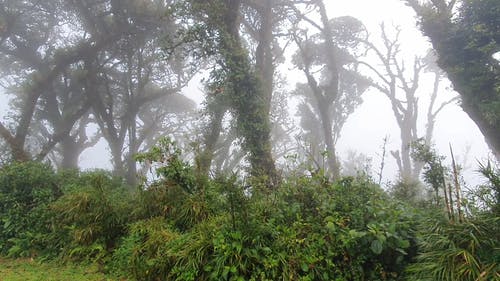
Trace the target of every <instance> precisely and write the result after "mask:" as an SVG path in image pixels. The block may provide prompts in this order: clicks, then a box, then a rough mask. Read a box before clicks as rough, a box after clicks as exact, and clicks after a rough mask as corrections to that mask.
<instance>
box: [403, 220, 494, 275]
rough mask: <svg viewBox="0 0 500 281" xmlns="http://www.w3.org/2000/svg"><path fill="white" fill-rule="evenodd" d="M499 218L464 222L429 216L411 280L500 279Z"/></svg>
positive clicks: (410, 270)
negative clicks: (453, 221) (455, 222)
mask: <svg viewBox="0 0 500 281" xmlns="http://www.w3.org/2000/svg"><path fill="white" fill-rule="evenodd" d="M499 226H500V219H499V218H498V217H494V216H488V217H484V216H483V217H477V218H474V219H472V220H469V221H466V222H464V223H458V224H454V223H450V222H449V221H446V220H437V219H432V218H430V219H428V220H427V221H425V222H424V224H423V225H422V226H421V232H420V237H419V238H420V239H419V241H420V243H419V244H420V245H419V246H420V251H421V253H420V254H419V256H418V257H417V259H416V263H414V264H412V265H411V266H410V267H409V268H408V269H407V271H408V273H409V274H408V279H409V280H422V281H427V280H429V281H431V280H444V281H447V280H450V281H452V280H463V281H468V280H484V281H486V280H498V278H499V277H500V275H499V272H500V248H499V244H498V233H500V227H499Z"/></svg>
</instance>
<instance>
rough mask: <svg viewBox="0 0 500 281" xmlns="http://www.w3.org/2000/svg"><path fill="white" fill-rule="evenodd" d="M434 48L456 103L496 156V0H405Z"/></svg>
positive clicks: (499, 138)
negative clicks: (455, 94)
mask: <svg viewBox="0 0 500 281" xmlns="http://www.w3.org/2000/svg"><path fill="white" fill-rule="evenodd" d="M405 2H406V3H407V4H408V5H409V6H410V7H412V8H413V9H414V10H415V12H416V14H417V16H418V18H419V21H420V27H421V29H422V31H423V33H424V34H425V35H426V36H427V37H429V39H430V41H431V42H432V45H433V47H434V50H435V51H436V53H437V54H438V61H437V63H438V65H439V67H441V68H442V69H443V70H444V71H445V72H446V74H447V75H448V78H449V79H450V80H451V82H452V83H453V86H454V88H455V90H456V91H457V92H458V93H459V94H460V96H461V100H462V103H461V106H462V108H463V110H464V111H465V112H466V113H467V114H468V115H469V117H470V118H471V119H472V120H473V121H474V122H475V123H476V125H477V126H478V128H479V130H481V132H482V133H483V135H484V137H485V139H486V142H487V143H488V145H489V147H490V148H491V150H492V151H493V153H494V154H495V156H496V158H497V159H500V114H499V112H500V82H499V81H500V79H499V73H500V64H499V63H498V60H496V59H495V58H494V57H493V55H494V54H495V53H498V51H499V50H500V45H499V44H500V43H499V42H500V28H499V26H500V17H499V15H500V2H499V1H496V0H481V1H478V0H461V1H456V0H433V1H423V2H421V1H417V0H405Z"/></svg>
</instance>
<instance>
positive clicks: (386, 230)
mask: <svg viewBox="0 0 500 281" xmlns="http://www.w3.org/2000/svg"><path fill="white" fill-rule="evenodd" d="M211 189H214V190H217V191H218V192H219V196H214V197H216V198H217V200H213V199H209V198H210V197H209V196H207V197H204V198H205V200H206V201H205V202H206V204H207V205H216V207H214V208H212V209H211V212H209V213H208V215H207V216H206V217H204V218H203V219H201V220H197V221H192V222H193V225H192V226H191V227H190V228H184V229H182V228H179V227H178V223H177V222H176V220H175V218H172V216H173V213H171V215H170V216H161V217H155V218H150V219H146V220H143V221H139V222H137V223H134V224H132V225H131V226H130V231H129V234H128V235H127V236H126V237H125V238H124V240H123V242H122V243H121V247H120V248H119V249H118V250H117V251H116V252H115V257H114V259H113V260H115V261H116V263H115V265H114V270H116V271H118V272H120V271H121V272H123V271H126V272H128V274H130V275H131V276H133V277H134V278H136V279H137V280H158V279H159V280H221V279H222V280H362V279H368V280H396V279H397V278H398V276H399V275H400V273H401V272H402V271H403V268H404V265H405V264H407V263H408V261H409V260H410V258H411V256H412V255H414V252H415V249H414V246H415V243H414V237H413V234H412V233H413V226H412V225H413V223H412V222H411V219H412V218H411V217H408V216H409V215H408V213H410V214H411V209H407V208H406V207H404V206H403V205H400V204H398V203H396V202H392V203H391V201H390V199H389V198H388V197H387V196H386V195H385V194H384V193H383V192H382V190H380V189H379V188H378V187H376V186H375V185H373V184H371V183H369V182H368V181H366V180H362V179H354V178H346V179H344V180H342V181H341V182H339V183H337V184H333V185H332V184H328V183H326V182H325V181H324V179H321V178H308V177H301V178H297V179H294V180H292V181H290V182H287V183H284V184H283V185H282V186H281V187H280V188H279V189H277V190H276V191H275V192H273V193H272V194H269V193H268V191H267V190H266V189H264V190H262V191H260V190H258V189H255V188H254V189H252V188H250V189H246V190H245V189H242V188H241V187H240V184H238V183H237V182H236V181H235V179H234V178H228V179H223V178H219V179H218V180H217V181H216V182H214V183H213V184H211V185H209V186H207V191H206V192H207V193H209V190H211ZM187 198H188V197H184V198H183V199H184V200H187ZM388 202H389V203H388ZM170 204H175V203H174V202H171V203H170ZM177 205H178V207H177V208H186V206H188V207H187V208H188V209H190V207H189V206H190V205H189V204H188V205H185V204H184V203H183V202H182V201H178V202H177ZM410 216H411V215H410Z"/></svg>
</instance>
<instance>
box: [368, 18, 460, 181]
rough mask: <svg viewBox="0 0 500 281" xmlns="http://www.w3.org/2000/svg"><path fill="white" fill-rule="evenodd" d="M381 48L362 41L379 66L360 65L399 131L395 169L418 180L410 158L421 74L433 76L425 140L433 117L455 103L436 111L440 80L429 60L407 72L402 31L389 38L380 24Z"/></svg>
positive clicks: (416, 60) (418, 61) (418, 62)
mask: <svg viewBox="0 0 500 281" xmlns="http://www.w3.org/2000/svg"><path fill="white" fill-rule="evenodd" d="M380 27H381V28H380V29H381V38H382V46H380V47H379V46H377V45H375V44H374V43H373V42H370V41H369V40H364V43H365V44H366V45H367V46H368V48H369V50H370V51H371V52H372V53H374V55H375V58H376V59H377V61H378V64H379V65H380V67H378V66H374V64H369V63H366V62H363V61H361V62H360V64H361V65H363V66H364V67H366V68H367V69H368V71H370V72H371V73H372V74H373V78H372V82H371V85H372V86H373V87H374V88H375V89H377V90H379V91H380V92H381V93H383V94H384V95H385V96H386V97H387V98H388V99H389V101H390V103H391V107H392V110H393V114H394V117H395V119H396V122H397V124H398V126H399V129H400V138H401V147H400V149H399V150H395V151H391V155H392V156H393V157H394V158H395V160H396V163H397V165H398V169H399V173H400V176H401V178H402V179H403V180H405V179H408V180H410V179H413V180H416V179H418V176H419V174H420V171H421V170H422V164H421V163H413V162H412V160H411V156H410V143H411V142H413V141H415V140H417V139H418V138H419V137H420V135H419V132H418V128H417V120H418V116H419V105H420V103H419V98H418V92H419V87H420V78H421V75H422V74H423V72H424V70H427V71H432V72H433V73H434V82H433V89H432V93H431V94H430V103H429V107H428V108H427V116H426V117H427V120H426V132H425V136H424V138H425V139H426V140H427V141H430V140H431V139H432V135H433V131H434V125H435V122H436V116H437V115H438V113H439V112H440V111H441V110H442V109H443V108H444V107H445V106H446V105H448V104H450V103H452V102H453V101H455V100H456V98H453V99H451V100H449V101H447V102H444V103H441V104H440V105H439V106H438V107H437V108H436V98H437V94H438V92H439V90H440V88H439V85H440V82H441V80H442V79H443V74H442V72H441V71H440V70H439V69H437V68H436V67H433V64H432V63H433V62H432V59H431V58H429V57H428V58H427V59H426V60H424V59H422V58H420V57H415V58H414V60H413V63H412V64H411V69H407V62H406V61H405V60H404V59H403V58H402V55H401V48H400V43H399V36H400V32H401V29H400V28H399V27H395V30H394V31H395V35H394V37H393V38H390V37H389V36H388V34H387V32H386V28H385V25H384V24H381V26H380Z"/></svg>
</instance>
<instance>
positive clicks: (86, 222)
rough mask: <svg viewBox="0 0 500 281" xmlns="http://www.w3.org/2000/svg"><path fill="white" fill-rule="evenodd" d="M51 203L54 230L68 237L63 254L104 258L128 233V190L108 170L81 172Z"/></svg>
mask: <svg viewBox="0 0 500 281" xmlns="http://www.w3.org/2000/svg"><path fill="white" fill-rule="evenodd" d="M72 184H73V185H69V186H66V189H67V190H68V192H67V193H66V194H64V195H63V196H62V197H61V198H59V200H57V201H56V202H54V203H53V204H52V205H51V209H52V210H53V214H54V217H55V225H54V230H55V231H56V232H58V233H59V235H58V236H59V237H60V238H63V237H64V236H66V237H67V241H60V242H64V244H63V245H61V248H62V250H63V252H62V254H63V256H64V257H69V258H76V259H84V260H90V261H102V260H103V259H104V258H105V257H107V256H108V254H109V253H110V252H111V251H112V250H113V249H114V247H115V244H116V242H117V241H118V239H119V237H121V236H122V235H124V234H125V231H126V225H127V223H128V221H129V220H130V219H131V218H130V212H131V210H132V207H131V206H130V203H131V197H130V193H129V192H128V190H127V189H126V188H125V187H124V186H123V185H122V184H121V181H117V180H116V179H114V178H113V177H112V176H110V175H109V174H108V173H106V172H102V171H101V172H100V171H96V172H89V173H82V174H81V175H80V176H79V177H77V178H76V179H74V182H73V183H72Z"/></svg>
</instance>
